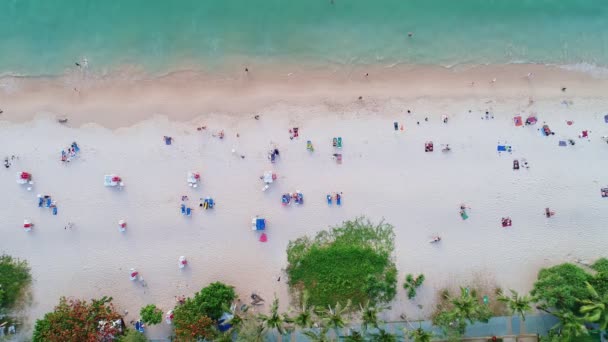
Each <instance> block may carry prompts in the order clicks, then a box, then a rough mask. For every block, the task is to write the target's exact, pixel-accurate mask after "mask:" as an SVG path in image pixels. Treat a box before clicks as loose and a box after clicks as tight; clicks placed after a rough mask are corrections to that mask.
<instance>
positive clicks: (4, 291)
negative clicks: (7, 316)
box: [0, 254, 32, 311]
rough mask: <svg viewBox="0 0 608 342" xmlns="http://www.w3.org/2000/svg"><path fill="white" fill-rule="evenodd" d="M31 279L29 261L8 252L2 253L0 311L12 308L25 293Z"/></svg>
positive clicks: (0, 263) (0, 265) (0, 264)
mask: <svg viewBox="0 0 608 342" xmlns="http://www.w3.org/2000/svg"><path fill="white" fill-rule="evenodd" d="M31 281H32V276H31V275H30V267H29V265H28V264H27V261H25V260H19V259H16V258H13V257H12V256H10V255H6V254H2V255H0V311H2V310H6V309H11V308H12V307H13V306H14V305H15V304H16V303H17V301H18V300H19V298H21V296H22V295H23V294H24V293H25V291H26V289H27V288H28V286H29V285H30V283H31Z"/></svg>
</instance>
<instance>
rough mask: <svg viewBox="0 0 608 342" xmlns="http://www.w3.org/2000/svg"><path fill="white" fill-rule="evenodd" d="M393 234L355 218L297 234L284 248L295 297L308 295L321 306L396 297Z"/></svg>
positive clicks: (387, 226)
mask: <svg viewBox="0 0 608 342" xmlns="http://www.w3.org/2000/svg"><path fill="white" fill-rule="evenodd" d="M393 249H394V232H393V227H392V226H391V225H390V224H387V223H384V222H381V223H379V224H377V225H375V224H373V223H371V222H370V221H369V220H365V219H363V218H358V219H356V220H354V221H346V222H344V223H343V225H342V226H340V227H334V228H332V229H330V230H329V231H322V232H319V233H318V234H317V235H316V236H315V237H314V238H312V239H311V238H309V237H301V238H299V239H297V240H294V241H290V242H289V245H288V247H287V260H288V263H289V265H288V267H287V273H288V275H289V284H290V286H291V288H292V290H294V291H295V293H296V294H297V295H300V296H301V295H302V293H303V291H307V292H308V294H309V302H310V304H312V305H316V306H319V307H327V306H333V305H335V304H336V303H342V304H343V305H344V304H346V302H347V301H348V300H351V301H352V303H353V307H358V306H359V305H362V304H365V303H366V302H367V301H372V302H374V303H383V302H389V301H391V300H392V299H393V298H394V297H395V295H396V286H397V269H396V268H395V265H394V263H393V260H392V253H393Z"/></svg>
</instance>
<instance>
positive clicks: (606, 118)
mask: <svg viewBox="0 0 608 342" xmlns="http://www.w3.org/2000/svg"><path fill="white" fill-rule="evenodd" d="M604 122H606V123H608V114H606V115H604Z"/></svg>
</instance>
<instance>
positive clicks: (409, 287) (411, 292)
mask: <svg viewBox="0 0 608 342" xmlns="http://www.w3.org/2000/svg"><path fill="white" fill-rule="evenodd" d="M423 282H424V274H419V275H418V276H417V277H415V278H414V275H413V274H408V275H406V276H405V282H404V283H403V288H404V289H405V290H406V291H407V298H408V299H413V298H414V297H416V290H417V289H418V288H419V287H420V286H422V283H423Z"/></svg>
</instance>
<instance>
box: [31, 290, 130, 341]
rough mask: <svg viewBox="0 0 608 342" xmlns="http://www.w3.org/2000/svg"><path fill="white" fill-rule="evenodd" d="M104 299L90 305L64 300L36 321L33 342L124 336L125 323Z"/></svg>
mask: <svg viewBox="0 0 608 342" xmlns="http://www.w3.org/2000/svg"><path fill="white" fill-rule="evenodd" d="M111 301H112V298H108V297H103V298H101V299H99V300H95V299H93V300H91V302H87V301H84V300H79V299H68V298H65V297H61V299H60V300H59V305H57V306H56V307H55V309H54V310H53V311H52V312H49V313H47V314H46V315H44V318H42V319H39V320H37V321H36V325H35V327H34V335H33V337H32V341H33V342H89V341H90V342H94V341H109V340H112V338H114V337H117V336H119V335H120V334H121V332H122V319H121V316H120V315H119V314H118V313H117V312H116V310H115V309H114V306H113V305H112V303H111Z"/></svg>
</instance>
